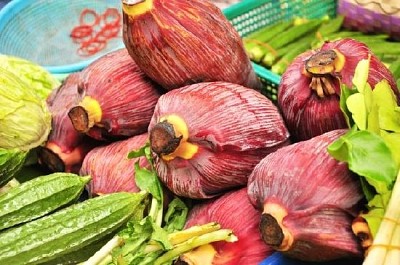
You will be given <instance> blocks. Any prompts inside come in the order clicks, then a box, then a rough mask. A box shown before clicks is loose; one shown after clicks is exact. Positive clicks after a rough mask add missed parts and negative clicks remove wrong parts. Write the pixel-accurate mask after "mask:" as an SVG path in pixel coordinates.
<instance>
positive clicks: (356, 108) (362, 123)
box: [346, 93, 367, 130]
mask: <svg viewBox="0 0 400 265" xmlns="http://www.w3.org/2000/svg"><path fill="white" fill-rule="evenodd" d="M346 105H347V108H348V109H349V111H350V112H351V114H352V118H353V121H354V122H355V124H356V125H357V126H358V128H360V130H365V129H366V128H367V109H366V107H365V97H364V94H361V93H356V94H353V95H350V96H349V97H348V98H347V101H346Z"/></svg>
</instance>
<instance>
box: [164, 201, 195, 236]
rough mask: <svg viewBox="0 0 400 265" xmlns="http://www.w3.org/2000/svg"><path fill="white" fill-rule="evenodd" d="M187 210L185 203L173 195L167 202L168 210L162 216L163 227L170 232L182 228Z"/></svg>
mask: <svg viewBox="0 0 400 265" xmlns="http://www.w3.org/2000/svg"><path fill="white" fill-rule="evenodd" d="M188 211H189V210H188V207H187V206H186V204H185V203H184V202H183V201H182V200H181V199H179V198H178V197H175V198H174V199H173V200H172V201H171V202H170V203H169V204H168V210H167V212H166V213H165V216H164V222H165V225H164V229H165V230H166V231H167V232H170V233H172V232H175V231H180V230H182V228H183V227H184V226H185V223H186V218H187V214H188Z"/></svg>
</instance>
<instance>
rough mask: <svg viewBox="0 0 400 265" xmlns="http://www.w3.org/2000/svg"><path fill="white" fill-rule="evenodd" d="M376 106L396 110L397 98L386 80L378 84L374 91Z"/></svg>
mask: <svg viewBox="0 0 400 265" xmlns="http://www.w3.org/2000/svg"><path fill="white" fill-rule="evenodd" d="M372 94H373V98H374V104H376V105H378V106H386V107H388V108H391V109H394V108H396V106H397V103H396V97H395V95H394V93H393V90H392V89H391V87H390V85H389V83H388V81H386V80H385V79H383V80H381V81H380V82H379V83H377V84H376V85H375V87H374V90H373V91H372Z"/></svg>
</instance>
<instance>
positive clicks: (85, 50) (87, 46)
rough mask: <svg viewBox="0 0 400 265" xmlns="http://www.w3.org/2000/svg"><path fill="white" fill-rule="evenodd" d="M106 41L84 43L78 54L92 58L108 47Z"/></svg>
mask: <svg viewBox="0 0 400 265" xmlns="http://www.w3.org/2000/svg"><path fill="white" fill-rule="evenodd" d="M106 44H107V43H106V42H105V41H93V40H91V41H87V42H84V43H82V45H81V46H80V47H79V49H78V54H79V55H81V56H90V55H93V54H96V53H97V52H99V51H101V50H102V49H104V48H105V47H106Z"/></svg>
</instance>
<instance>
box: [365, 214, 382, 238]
mask: <svg viewBox="0 0 400 265" xmlns="http://www.w3.org/2000/svg"><path fill="white" fill-rule="evenodd" d="M384 214H385V209H383V208H374V209H371V210H369V211H368V213H366V214H362V215H361V216H362V217H364V219H365V220H366V221H367V223H368V227H369V229H370V232H371V235H372V237H373V238H374V237H375V236H376V234H377V232H378V229H379V226H380V224H381V221H382V219H383V216H384Z"/></svg>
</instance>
